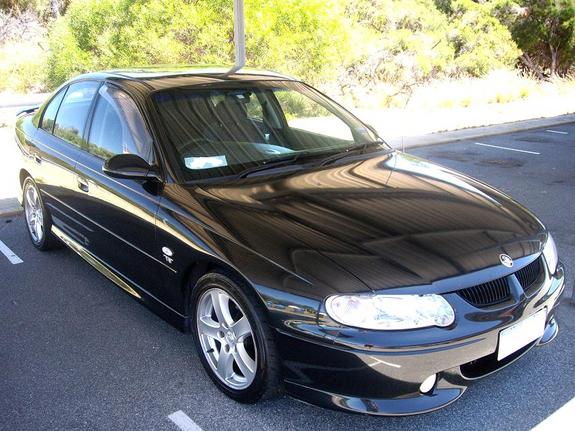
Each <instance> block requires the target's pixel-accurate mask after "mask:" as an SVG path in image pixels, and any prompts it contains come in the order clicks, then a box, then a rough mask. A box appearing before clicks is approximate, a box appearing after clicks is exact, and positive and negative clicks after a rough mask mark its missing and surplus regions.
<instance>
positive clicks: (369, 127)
mask: <svg viewBox="0 0 575 431" xmlns="http://www.w3.org/2000/svg"><path fill="white" fill-rule="evenodd" d="M366 126H367V128H368V129H369V130H370V131H371V132H372V133H373V134H374V135H375V136H379V134H378V133H377V130H376V129H375V127H373V126H372V125H371V124H366Z"/></svg>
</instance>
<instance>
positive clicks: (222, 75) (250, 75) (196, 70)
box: [70, 66, 295, 91]
mask: <svg viewBox="0 0 575 431" xmlns="http://www.w3.org/2000/svg"><path fill="white" fill-rule="evenodd" d="M229 70H230V68H229V67H222V66H153V67H138V68H129V69H113V70H106V71H101V72H92V73H86V74H83V75H79V76H76V77H75V78H73V79H72V80H71V81H70V82H74V81H77V80H80V79H109V80H115V81H125V83H126V84H127V83H128V82H129V81H131V82H132V83H135V82H139V83H142V84H144V85H145V87H147V88H148V90H149V91H155V90H162V89H166V88H174V87H183V86H191V85H205V84H213V83H215V84H217V83H221V82H231V81H264V80H290V81H293V80H295V79H294V78H292V77H290V76H288V75H283V74H280V73H276V72H271V71H267V70H258V69H240V70H239V71H237V72H233V73H228V72H229ZM126 81H128V82H126Z"/></svg>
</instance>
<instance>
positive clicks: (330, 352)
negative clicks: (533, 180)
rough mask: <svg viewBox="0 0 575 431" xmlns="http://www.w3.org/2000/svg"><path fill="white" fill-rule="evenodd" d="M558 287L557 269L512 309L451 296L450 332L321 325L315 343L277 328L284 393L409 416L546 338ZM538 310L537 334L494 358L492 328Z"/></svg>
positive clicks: (553, 330) (439, 403) (444, 400)
mask: <svg viewBox="0 0 575 431" xmlns="http://www.w3.org/2000/svg"><path fill="white" fill-rule="evenodd" d="M563 290H564V274H563V267H562V266H560V267H559V268H558V270H557V272H556V273H555V274H554V275H553V276H547V277H546V280H545V282H544V283H543V284H542V287H541V288H540V289H539V290H538V291H537V292H536V293H534V294H533V296H531V297H530V298H525V297H524V298H522V299H521V300H520V301H518V302H517V303H515V304H513V305H512V306H507V307H503V308H499V309H491V310H479V309H477V308H474V307H473V306H471V305H469V304H467V303H465V301H463V299H461V298H459V296H458V295H457V294H453V297H449V300H450V302H452V304H453V303H456V304H455V305H456V310H457V311H458V312H459V313H460V314H461V317H460V319H459V321H458V322H457V325H456V326H457V327H458V329H457V330H451V332H450V331H449V330H446V329H442V328H428V329H426V330H415V331H414V330H411V331H394V333H393V334H392V333H391V332H390V333H386V334H385V335H382V332H378V331H367V330H360V329H352V328H345V329H343V328H341V327H340V328H335V327H334V328H330V327H326V328H325V330H324V332H325V334H326V336H325V338H324V339H323V340H321V341H318V340H317V339H314V340H312V339H310V338H307V337H300V336H294V335H293V334H289V333H287V332H283V331H280V333H279V340H278V346H279V347H280V351H281V355H282V357H283V360H284V372H285V386H286V390H287V391H288V393H290V394H291V395H293V396H294V397H296V398H298V399H300V400H303V401H306V402H309V403H311V404H316V405H320V406H323V407H327V408H332V409H339V410H345V411H349V412H356V413H367V414H374V415H393V416H395V415H409V414H417V413H425V412H429V411H432V410H435V409H438V408H441V407H444V406H446V405H448V404H450V403H452V402H453V401H455V400H457V399H458V398H459V397H460V396H461V395H462V394H463V392H464V391H465V390H466V388H467V386H469V384H470V383H471V382H472V381H473V380H475V379H478V378H481V377H484V376H486V375H489V374H491V373H493V372H495V371H497V370H499V369H501V368H503V367H505V366H507V365H509V364H510V363H512V362H513V361H515V360H516V359H518V358H519V357H520V356H522V355H523V354H525V353H526V352H527V351H529V350H530V349H531V348H532V347H533V346H535V345H538V344H545V343H547V342H549V341H551V340H552V339H553V338H554V337H555V336H556V335H557V332H558V325H557V322H556V320H555V309H556V307H557V305H558V304H559V301H560V297H561V295H562V293H563ZM543 308H547V322H546V329H545V333H544V335H543V336H542V337H541V338H540V339H539V340H536V341H534V342H532V343H530V344H528V345H527V346H525V347H523V348H521V349H520V350H518V351H516V352H515V353H513V354H512V355H510V356H508V357H507V358H505V359H503V360H501V361H498V360H497V348H498V341H499V333H500V331H501V330H502V329H505V328H507V327H509V326H511V325H513V324H515V323H517V322H518V321H520V320H522V319H523V318H526V317H528V316H531V315H532V314H534V313H535V312H537V311H539V310H542V309H543ZM462 310H463V311H462ZM384 337H385V339H384V340H383V342H382V339H383V338H384ZM415 339H418V340H419V343H414V342H413V340H415ZM377 340H379V342H376V341H377ZM433 374H436V375H437V381H436V384H435V386H434V387H433V389H432V390H431V391H430V392H428V393H426V394H423V393H421V392H420V389H419V388H420V385H421V383H422V382H423V381H424V380H425V379H426V378H427V377H429V376H431V375H433Z"/></svg>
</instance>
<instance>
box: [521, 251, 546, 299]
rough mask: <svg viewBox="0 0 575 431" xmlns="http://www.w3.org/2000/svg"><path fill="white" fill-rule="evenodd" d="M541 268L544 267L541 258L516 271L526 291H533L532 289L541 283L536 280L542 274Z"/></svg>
mask: <svg viewBox="0 0 575 431" xmlns="http://www.w3.org/2000/svg"><path fill="white" fill-rule="evenodd" d="M541 268H543V266H542V265H541V258H539V259H536V260H534V261H533V262H531V263H530V264H529V265H527V266H525V267H523V268H521V269H520V270H519V271H517V272H516V273H515V276H516V277H517V280H519V284H521V287H522V288H523V290H524V291H525V293H527V294H529V293H531V291H532V290H533V289H534V288H535V287H537V286H538V285H539V283H536V281H537V280H539V277H540V276H541Z"/></svg>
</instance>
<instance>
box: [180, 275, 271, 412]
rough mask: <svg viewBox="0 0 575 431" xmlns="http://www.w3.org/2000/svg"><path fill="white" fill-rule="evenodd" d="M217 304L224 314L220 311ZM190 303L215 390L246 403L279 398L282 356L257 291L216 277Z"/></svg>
mask: <svg viewBox="0 0 575 431" xmlns="http://www.w3.org/2000/svg"><path fill="white" fill-rule="evenodd" d="M226 297H227V299H226ZM216 298H217V299H219V301H218V303H219V305H220V306H219V309H220V310H223V311H216V307H214V301H215V300H216ZM190 300H191V307H190V309H191V313H192V314H191V316H192V334H193V337H194V342H195V345H196V349H197V351H198V355H199V357H200V360H201V361H202V365H203V366H204V368H205V370H206V372H207V373H208V375H209V376H210V378H211V379H212V381H213V382H214V383H215V385H216V386H217V387H218V388H219V389H220V390H221V391H222V392H223V393H224V394H226V395H227V396H228V397H230V398H232V399H234V400H236V401H239V402H241V403H249V404H251V403H255V402H257V401H258V400H261V399H269V398H273V397H274V396H276V395H278V394H279V393H280V392H281V379H280V361H279V355H278V354H277V350H276V346H275V340H274V337H273V333H272V330H271V329H270V327H269V325H268V322H267V319H266V315H265V311H264V308H263V305H262V304H261V303H260V302H259V299H258V298H257V297H256V295H255V294H254V293H253V291H252V290H251V289H249V288H247V287H246V286H245V285H244V284H243V283H242V282H241V280H238V279H235V278H234V277H233V276H231V275H228V274H226V273H224V272H211V273H209V274H206V275H204V276H203V277H201V278H200V279H199V280H198V282H197V283H196V285H195V286H194V288H193V290H192V294H191V298H190ZM226 302H227V310H226V305H225V304H226ZM218 316H220V317H218ZM243 318H245V319H247V321H246V320H243ZM220 320H223V322H220ZM238 322H240V324H238ZM246 322H247V323H249V328H248V326H246V325H245V323H246ZM248 329H249V331H251V332H250V333H249V335H246V333H247V332H246V331H248ZM230 332H231V334H230ZM226 346H227V347H226ZM222 352H224V353H222ZM246 354H247V356H246ZM222 355H223V356H222ZM230 356H231V359H230ZM220 360H221V362H220ZM250 360H252V361H250ZM230 362H232V365H231V366H230V365H229V363H230ZM230 367H231V368H230Z"/></svg>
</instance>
